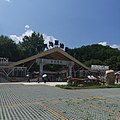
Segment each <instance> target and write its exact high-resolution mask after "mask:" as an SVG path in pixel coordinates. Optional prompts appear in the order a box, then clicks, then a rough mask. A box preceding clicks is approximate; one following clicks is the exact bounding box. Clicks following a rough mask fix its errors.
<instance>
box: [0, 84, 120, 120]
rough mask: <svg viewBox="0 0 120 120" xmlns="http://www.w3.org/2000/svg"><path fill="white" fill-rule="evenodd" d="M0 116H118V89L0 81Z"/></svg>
mask: <svg viewBox="0 0 120 120" xmlns="http://www.w3.org/2000/svg"><path fill="white" fill-rule="evenodd" d="M0 120H120V89H116V88H114V89H93V90H92V89H90V90H88V89H86V90H64V89H60V88H56V87H51V86H47V85H43V84H42V85H23V84H14V85H12V84H0Z"/></svg>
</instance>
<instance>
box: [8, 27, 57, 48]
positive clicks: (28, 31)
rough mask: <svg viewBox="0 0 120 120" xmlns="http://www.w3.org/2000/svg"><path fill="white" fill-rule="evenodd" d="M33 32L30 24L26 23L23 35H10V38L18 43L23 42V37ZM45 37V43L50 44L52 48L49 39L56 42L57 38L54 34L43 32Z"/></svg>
mask: <svg viewBox="0 0 120 120" xmlns="http://www.w3.org/2000/svg"><path fill="white" fill-rule="evenodd" d="M32 33H33V30H32V29H30V26H29V25H25V32H24V33H23V34H22V35H21V36H17V35H10V38H11V39H12V40H14V41H15V42H16V43H19V42H22V41H23V38H24V36H31V35H32ZM43 38H44V40H45V41H44V44H47V45H48V48H51V47H49V41H51V42H53V43H54V42H55V40H56V38H55V37H53V36H48V35H46V34H43Z"/></svg>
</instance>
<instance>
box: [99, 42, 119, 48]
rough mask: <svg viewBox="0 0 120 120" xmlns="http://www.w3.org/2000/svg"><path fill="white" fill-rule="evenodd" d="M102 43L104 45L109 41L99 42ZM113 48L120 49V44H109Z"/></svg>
mask: <svg viewBox="0 0 120 120" xmlns="http://www.w3.org/2000/svg"><path fill="white" fill-rule="evenodd" d="M98 44H100V45H103V46H107V45H108V43H107V42H100V43H98ZM109 46H110V47H111V48H117V49H120V45H117V44H113V45H109Z"/></svg>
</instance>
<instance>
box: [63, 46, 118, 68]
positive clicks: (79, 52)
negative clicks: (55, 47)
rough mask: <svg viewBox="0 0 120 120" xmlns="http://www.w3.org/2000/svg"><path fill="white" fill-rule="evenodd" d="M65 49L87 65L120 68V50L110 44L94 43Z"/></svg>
mask: <svg viewBox="0 0 120 120" xmlns="http://www.w3.org/2000/svg"><path fill="white" fill-rule="evenodd" d="M65 51H66V52H67V53H69V54H70V55H72V56H73V57H75V58H76V59H78V60H79V61H80V62H82V63H84V64H85V65H87V66H89V67H90V66H91V65H107V66H109V67H110V69H114V70H120V50H118V49H113V48H111V47H109V46H102V45H99V44H93V45H88V46H82V47H80V48H74V49H70V48H68V47H66V49H65Z"/></svg>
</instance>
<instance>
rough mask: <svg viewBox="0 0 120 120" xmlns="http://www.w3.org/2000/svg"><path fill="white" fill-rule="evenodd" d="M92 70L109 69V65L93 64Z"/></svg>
mask: <svg viewBox="0 0 120 120" xmlns="http://www.w3.org/2000/svg"><path fill="white" fill-rule="evenodd" d="M91 69H92V70H109V66H104V65H91Z"/></svg>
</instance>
